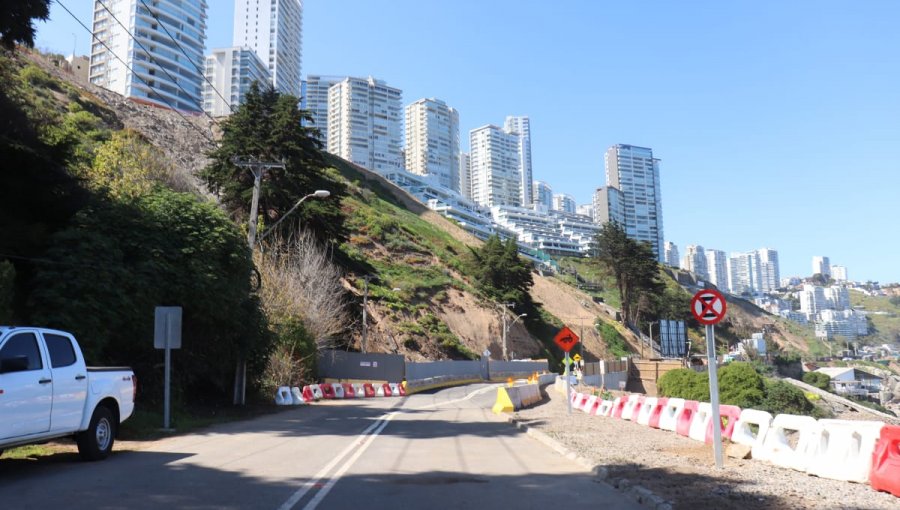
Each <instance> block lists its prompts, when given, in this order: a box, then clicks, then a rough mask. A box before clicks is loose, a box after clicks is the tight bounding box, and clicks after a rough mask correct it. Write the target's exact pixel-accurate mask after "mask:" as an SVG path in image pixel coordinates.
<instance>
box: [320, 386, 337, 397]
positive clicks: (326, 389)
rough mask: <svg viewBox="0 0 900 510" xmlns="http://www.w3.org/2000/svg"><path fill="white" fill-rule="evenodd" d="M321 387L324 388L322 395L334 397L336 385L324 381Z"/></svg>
mask: <svg viewBox="0 0 900 510" xmlns="http://www.w3.org/2000/svg"><path fill="white" fill-rule="evenodd" d="M319 388H321V389H322V395H323V396H324V398H326V399H328V400H331V399H333V398H334V386H332V385H331V384H330V383H322V384H320V385H319Z"/></svg>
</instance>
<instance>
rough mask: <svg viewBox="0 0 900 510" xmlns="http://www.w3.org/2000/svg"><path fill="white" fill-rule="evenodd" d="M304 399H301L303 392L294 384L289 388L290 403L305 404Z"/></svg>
mask: <svg viewBox="0 0 900 510" xmlns="http://www.w3.org/2000/svg"><path fill="white" fill-rule="evenodd" d="M305 403H306V400H304V399H303V393H301V392H300V388H298V387H297V386H294V387H293V388H291V404H293V405H295V406H299V405H300V404H305Z"/></svg>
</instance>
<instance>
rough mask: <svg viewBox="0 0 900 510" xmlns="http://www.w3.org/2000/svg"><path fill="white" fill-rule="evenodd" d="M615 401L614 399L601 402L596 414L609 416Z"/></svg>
mask: <svg viewBox="0 0 900 510" xmlns="http://www.w3.org/2000/svg"><path fill="white" fill-rule="evenodd" d="M612 408H613V401H612V400H603V401H601V402H600V406H598V407H597V412H596V413H595V414H594V415H595V416H609V413H610V412H611V411H612Z"/></svg>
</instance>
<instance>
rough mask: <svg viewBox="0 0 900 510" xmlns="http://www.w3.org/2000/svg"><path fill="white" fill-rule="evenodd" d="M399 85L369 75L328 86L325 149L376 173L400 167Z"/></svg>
mask: <svg viewBox="0 0 900 510" xmlns="http://www.w3.org/2000/svg"><path fill="white" fill-rule="evenodd" d="M402 95H403V94H402V92H401V91H400V89H396V88H394V87H390V86H388V85H387V84H386V83H385V82H383V81H381V80H376V79H375V78H372V77H371V76H370V77H368V78H345V79H344V80H342V81H340V82H338V83H335V84H334V85H332V86H331V87H330V88H329V89H328V145H327V147H328V152H330V153H332V154H334V155H337V156H340V157H342V158H344V159H346V160H349V161H352V162H353V163H356V164H357V165H360V166H363V167H365V168H368V169H369V170H372V171H374V172H378V173H385V172H388V171H390V170H398V169H400V168H401V158H402V155H401V152H400V143H401V138H402V136H401V127H400V126H401V123H402V119H401V109H402V107H401V98H402Z"/></svg>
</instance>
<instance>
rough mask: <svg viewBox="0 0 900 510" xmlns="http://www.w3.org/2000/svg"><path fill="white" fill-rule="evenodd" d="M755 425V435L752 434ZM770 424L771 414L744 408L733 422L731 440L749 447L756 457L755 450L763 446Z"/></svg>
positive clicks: (757, 450)
mask: <svg viewBox="0 0 900 510" xmlns="http://www.w3.org/2000/svg"><path fill="white" fill-rule="evenodd" d="M753 425H755V426H756V430H757V432H756V435H754V434H753V429H752V426H753ZM771 426H772V415H771V414H769V413H767V412H765V411H757V410H756V409H744V410H743V411H741V416H740V417H739V418H738V421H737V422H736V423H735V424H734V430H733V431H732V433H731V441H732V442H734V443H737V444H742V445H744V446H749V447H750V448H751V450H750V451H751V455H752V456H753V458H754V459H755V458H757V452H759V451H760V449H761V448H762V446H763V441H764V440H765V439H766V434H767V433H768V432H769V427H771Z"/></svg>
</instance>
